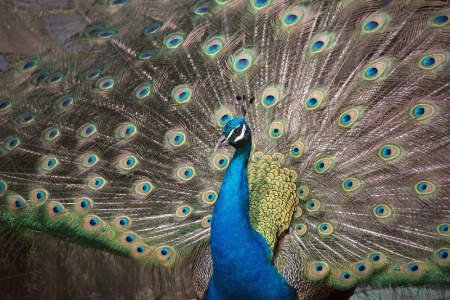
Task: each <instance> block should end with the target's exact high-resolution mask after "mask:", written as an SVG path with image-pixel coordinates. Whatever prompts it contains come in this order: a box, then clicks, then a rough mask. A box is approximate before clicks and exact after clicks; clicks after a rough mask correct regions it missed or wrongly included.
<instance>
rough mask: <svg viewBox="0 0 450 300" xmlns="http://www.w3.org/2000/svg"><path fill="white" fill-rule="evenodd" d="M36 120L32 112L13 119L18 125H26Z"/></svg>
mask: <svg viewBox="0 0 450 300" xmlns="http://www.w3.org/2000/svg"><path fill="white" fill-rule="evenodd" d="M35 120H36V115H34V114H23V115H20V116H18V117H17V118H16V119H15V121H16V123H17V124H18V125H21V126H27V125H30V124H31V123H33V122H34V121H35Z"/></svg>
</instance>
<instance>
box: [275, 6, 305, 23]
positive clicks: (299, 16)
mask: <svg viewBox="0 0 450 300" xmlns="http://www.w3.org/2000/svg"><path fill="white" fill-rule="evenodd" d="M305 14H306V12H305V7H303V6H301V5H296V6H294V7H292V8H290V9H288V10H287V11H286V12H285V13H284V14H283V15H282V17H281V21H282V23H283V25H284V26H286V27H291V26H293V25H295V24H298V23H300V22H301V21H302V20H303V17H304V16H305Z"/></svg>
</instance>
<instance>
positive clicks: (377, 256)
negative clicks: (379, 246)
mask: <svg viewBox="0 0 450 300" xmlns="http://www.w3.org/2000/svg"><path fill="white" fill-rule="evenodd" d="M367 261H369V262H370V263H371V264H372V266H373V267H374V268H380V267H383V266H384V265H385V264H386V262H387V260H386V256H385V255H384V254H383V253H381V252H372V253H369V255H368V256H367Z"/></svg>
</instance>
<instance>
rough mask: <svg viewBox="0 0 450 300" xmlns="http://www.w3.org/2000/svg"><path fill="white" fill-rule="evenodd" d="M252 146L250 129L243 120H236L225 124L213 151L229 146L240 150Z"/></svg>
mask: <svg viewBox="0 0 450 300" xmlns="http://www.w3.org/2000/svg"><path fill="white" fill-rule="evenodd" d="M251 144H252V134H251V131H250V127H249V126H248V124H247V123H246V122H245V120H244V119H241V118H236V119H233V120H231V121H229V122H228V123H227V125H225V128H224V129H223V132H222V136H221V137H220V139H219V141H218V142H217V144H216V148H215V150H217V149H218V148H219V147H221V146H223V145H231V146H233V147H234V148H236V149H237V148H242V147H245V146H246V145H251Z"/></svg>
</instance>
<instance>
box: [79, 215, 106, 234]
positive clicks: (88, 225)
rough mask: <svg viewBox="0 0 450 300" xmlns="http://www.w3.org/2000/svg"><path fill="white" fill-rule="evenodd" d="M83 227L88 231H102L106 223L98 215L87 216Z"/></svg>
mask: <svg viewBox="0 0 450 300" xmlns="http://www.w3.org/2000/svg"><path fill="white" fill-rule="evenodd" d="M82 226H83V228H84V229H86V230H88V231H101V230H102V227H103V226H104V223H103V221H102V219H100V217H99V216H97V215H87V216H85V217H84V221H83V224H82Z"/></svg>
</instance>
